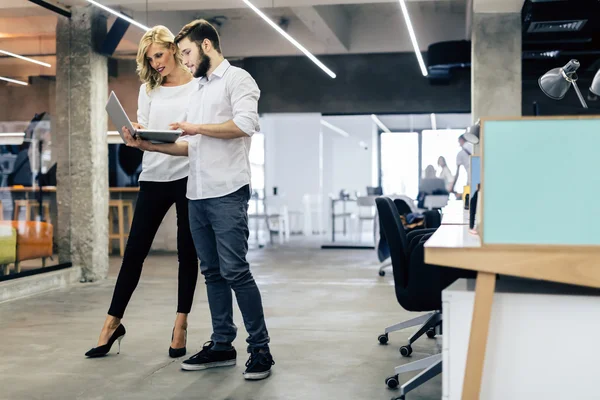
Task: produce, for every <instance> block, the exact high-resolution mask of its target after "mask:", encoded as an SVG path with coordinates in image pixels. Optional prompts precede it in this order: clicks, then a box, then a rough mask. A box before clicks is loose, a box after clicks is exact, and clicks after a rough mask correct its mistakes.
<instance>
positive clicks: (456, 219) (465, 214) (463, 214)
mask: <svg viewBox="0 0 600 400" xmlns="http://www.w3.org/2000/svg"><path fill="white" fill-rule="evenodd" d="M442 225H469V211H468V210H461V211H454V210H452V211H451V212H447V213H444V214H442Z"/></svg>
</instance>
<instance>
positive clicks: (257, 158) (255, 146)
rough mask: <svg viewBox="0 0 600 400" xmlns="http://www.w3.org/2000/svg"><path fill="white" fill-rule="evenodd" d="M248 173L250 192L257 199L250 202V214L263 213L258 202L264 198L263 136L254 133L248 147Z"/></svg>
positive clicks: (261, 206)
mask: <svg viewBox="0 0 600 400" xmlns="http://www.w3.org/2000/svg"><path fill="white" fill-rule="evenodd" d="M250 171H251V174H252V190H253V191H254V192H255V193H256V195H257V196H258V198H254V199H253V201H251V202H250V206H249V212H250V214H256V213H259V212H263V208H264V205H263V204H264V203H263V202H262V201H258V200H261V199H264V197H265V135H264V134H263V133H258V132H257V133H255V134H254V135H252V145H251V146H250Z"/></svg>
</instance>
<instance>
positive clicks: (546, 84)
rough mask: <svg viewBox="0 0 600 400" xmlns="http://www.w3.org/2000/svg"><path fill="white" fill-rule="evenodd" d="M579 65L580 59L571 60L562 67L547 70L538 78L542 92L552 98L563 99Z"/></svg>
mask: <svg viewBox="0 0 600 400" xmlns="http://www.w3.org/2000/svg"><path fill="white" fill-rule="evenodd" d="M579 65H580V64H579V61H577V60H571V61H569V62H568V63H567V65H565V66H564V67H562V68H554V69H551V70H550V71H548V72H546V73H545V74H544V75H542V76H541V77H540V79H539V80H538V84H539V85H540V89H542V92H544V94H545V95H546V96H548V97H550V98H551V99H554V100H561V99H562V98H563V97H565V95H566V94H567V92H568V91H569V88H570V87H571V83H572V77H573V75H574V74H575V71H577V69H578V68H579ZM575 79H576V78H575Z"/></svg>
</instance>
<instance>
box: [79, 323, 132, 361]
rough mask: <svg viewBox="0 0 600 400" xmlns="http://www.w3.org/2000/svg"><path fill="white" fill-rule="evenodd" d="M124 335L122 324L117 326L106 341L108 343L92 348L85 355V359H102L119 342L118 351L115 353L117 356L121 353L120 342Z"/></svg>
mask: <svg viewBox="0 0 600 400" xmlns="http://www.w3.org/2000/svg"><path fill="white" fill-rule="evenodd" d="M125 333H126V331H125V327H124V326H123V325H122V324H119V326H118V327H117V329H116V330H115V331H114V333H113V334H112V335H111V337H110V339H108V343H106V344H105V345H103V346H98V347H94V348H93V349H91V350H90V351H88V352H87V353H85V355H86V357H89V358H95V357H104V356H105V355H107V354H108V352H109V351H110V348H111V347H112V345H113V344H114V343H115V341H118V342H119V351H118V352H117V354H119V353H120V352H121V340H123V337H124V336H125Z"/></svg>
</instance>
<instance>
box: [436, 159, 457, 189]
mask: <svg viewBox="0 0 600 400" xmlns="http://www.w3.org/2000/svg"><path fill="white" fill-rule="evenodd" d="M438 166H439V167H440V168H441V169H442V170H441V172H440V175H439V178H441V179H443V180H444V182H445V183H446V189H447V190H448V192H450V190H451V187H452V184H453V183H454V175H452V171H450V168H449V167H448V164H446V159H445V158H444V157H440V158H438Z"/></svg>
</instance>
